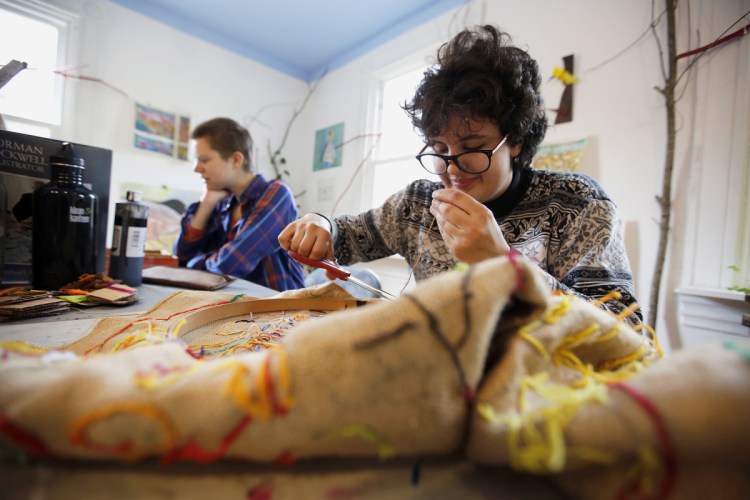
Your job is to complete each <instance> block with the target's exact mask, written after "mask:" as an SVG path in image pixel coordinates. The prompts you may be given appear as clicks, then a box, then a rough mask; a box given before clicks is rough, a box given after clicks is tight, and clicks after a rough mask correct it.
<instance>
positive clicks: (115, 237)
mask: <svg viewBox="0 0 750 500" xmlns="http://www.w3.org/2000/svg"><path fill="white" fill-rule="evenodd" d="M121 237H122V226H115V228H114V230H113V231H112V250H111V252H110V255H111V256H113V257H119V256H120V238H121Z"/></svg>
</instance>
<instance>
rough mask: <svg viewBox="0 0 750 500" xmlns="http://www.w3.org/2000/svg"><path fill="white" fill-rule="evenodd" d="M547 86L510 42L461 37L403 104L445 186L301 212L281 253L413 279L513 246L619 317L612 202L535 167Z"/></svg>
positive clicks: (592, 184)
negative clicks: (388, 263)
mask: <svg viewBox="0 0 750 500" xmlns="http://www.w3.org/2000/svg"><path fill="white" fill-rule="evenodd" d="M540 84H541V76H540V74H539V67H538V65H537V63H536V61H535V60H534V59H532V58H531V56H529V54H528V53H527V52H526V51H524V50H522V49H519V48H517V47H514V46H513V45H511V38H510V36H509V35H507V34H506V33H502V32H500V31H499V30H498V29H497V28H495V27H493V26H489V25H488V26H479V27H475V28H473V29H465V30H463V31H461V32H460V33H459V34H458V35H456V36H455V37H454V38H453V39H452V40H451V41H450V42H448V43H446V44H444V45H443V46H442V47H441V48H440V49H439V51H438V55H437V62H436V64H435V65H434V66H433V67H431V68H430V69H428V70H427V71H426V72H425V74H424V77H423V79H422V82H421V83H420V85H419V87H418V89H417V91H416V94H415V95H414V98H413V99H412V100H411V102H408V103H405V104H404V109H405V110H406V112H407V113H409V115H410V116H411V119H412V123H413V124H414V127H415V128H416V129H417V130H418V131H419V132H420V134H421V135H422V137H423V138H424V140H425V146H424V148H422V151H420V152H419V154H418V155H417V159H418V160H419V162H420V163H421V165H422V166H423V167H424V169H425V170H427V171H428V172H429V173H431V174H435V175H437V176H439V179H440V182H435V181H430V180H418V181H415V182H412V183H411V184H409V185H408V186H406V188H404V189H403V190H401V191H399V192H397V193H395V194H393V195H391V196H390V197H389V198H388V199H387V200H386V201H385V203H384V204H383V205H382V206H380V207H378V208H374V209H372V210H368V211H366V212H364V213H362V214H359V215H355V216H351V215H345V216H340V217H337V218H335V219H334V220H331V221H329V220H327V219H326V218H325V217H323V216H321V215H319V214H306V215H305V216H304V217H302V218H301V219H299V220H297V221H295V222H293V223H291V224H290V225H289V226H287V227H286V228H285V229H284V231H282V232H281V233H280V234H279V242H280V243H281V245H282V247H284V248H286V249H291V250H294V251H296V252H298V253H300V254H302V255H305V256H309V257H311V258H314V259H319V258H323V257H327V258H329V259H333V258H334V256H335V257H336V258H337V260H338V261H339V262H340V263H342V264H350V263H354V262H363V261H370V260H375V259H379V258H382V257H386V256H389V255H393V254H396V253H398V254H401V255H402V256H404V257H405V258H406V260H407V262H408V263H409V265H410V266H411V268H412V269H413V271H414V276H415V277H416V279H417V280H421V279H424V278H427V277H429V276H432V275H435V274H437V273H441V272H443V271H447V270H450V269H453V268H455V266H456V264H458V263H459V262H465V263H468V264H474V263H477V262H481V261H483V260H486V259H489V258H492V257H497V256H503V255H507V254H508V253H509V252H511V249H515V250H516V251H518V252H520V253H522V254H523V255H525V256H526V257H528V258H529V259H531V260H533V261H534V262H536V263H537V265H538V266H539V268H540V269H541V271H542V272H543V274H544V277H545V279H546V281H547V282H548V283H549V285H550V287H551V288H552V289H553V290H563V291H566V292H572V293H575V294H577V295H579V296H581V297H583V298H585V299H588V300H591V299H601V298H603V297H604V296H608V300H607V301H606V305H605V306H604V307H607V308H609V309H610V310H612V311H613V312H620V311H622V310H624V309H625V308H626V307H627V305H629V304H630V303H633V302H635V299H634V296H633V289H634V287H633V277H632V273H631V271H630V265H629V263H628V259H627V255H626V253H625V248H624V244H623V241H622V237H621V233H620V230H619V222H618V219H617V214H616V207H615V205H614V203H613V202H612V201H611V200H610V198H609V197H608V196H607V194H606V193H605V192H604V190H603V189H602V188H601V187H600V186H599V185H598V184H597V183H596V181H594V180H593V179H591V178H589V177H587V176H585V175H582V174H578V173H570V172H553V171H546V170H537V169H534V168H532V167H531V160H532V158H533V156H534V153H535V152H536V149H537V147H538V146H539V144H540V143H541V142H542V139H543V138H544V134H545V132H546V129H547V118H546V115H545V110H544V104H543V101H542V96H541V94H540V91H539V87H540ZM611 292H618V293H616V294H612V293H611ZM618 295H619V299H617V298H615V299H613V300H609V299H610V297H613V296H614V297H617V296H618ZM629 321H631V322H633V323H637V322H639V321H640V312H638V313H636V315H629Z"/></svg>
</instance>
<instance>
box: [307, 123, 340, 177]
mask: <svg viewBox="0 0 750 500" xmlns="http://www.w3.org/2000/svg"><path fill="white" fill-rule="evenodd" d="M343 142H344V122H341V123H337V124H336V125H333V126H330V127H327V128H323V129H320V130H318V131H317V132H315V153H314V158H313V171H315V170H325V169H327V168H333V167H338V166H340V165H341V156H342V148H341V146H342V144H343Z"/></svg>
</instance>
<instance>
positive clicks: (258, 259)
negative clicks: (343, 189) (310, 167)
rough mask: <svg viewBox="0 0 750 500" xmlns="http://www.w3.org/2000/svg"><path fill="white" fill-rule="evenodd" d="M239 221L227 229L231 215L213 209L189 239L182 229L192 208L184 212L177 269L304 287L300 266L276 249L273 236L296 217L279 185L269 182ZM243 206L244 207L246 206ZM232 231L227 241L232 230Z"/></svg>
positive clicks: (291, 202) (272, 285) (286, 190)
mask: <svg viewBox="0 0 750 500" xmlns="http://www.w3.org/2000/svg"><path fill="white" fill-rule="evenodd" d="M264 188H265V189H264V190H263V192H261V193H260V194H259V197H258V199H257V200H256V201H255V203H254V204H253V205H252V206H250V207H243V218H242V219H240V221H239V222H238V223H237V225H236V226H235V228H231V227H229V225H230V223H229V217H230V214H231V210H229V209H228V208H227V207H226V205H225V204H219V207H217V211H216V212H215V213H214V215H213V216H212V217H211V219H210V221H209V224H208V225H207V227H206V229H205V231H204V233H203V235H202V236H200V238H199V239H197V240H193V239H192V237H195V236H196V235H195V234H190V235H189V236H190V237H187V236H188V231H187V230H186V228H187V227H188V226H189V224H190V220H191V219H192V214H194V213H195V210H196V209H197V205H196V206H192V205H191V207H190V209H188V213H187V214H186V216H185V217H184V218H183V233H182V235H181V236H180V238H179V239H178V241H177V242H176V244H175V250H176V253H177V256H178V258H179V259H180V263H181V265H186V266H187V267H192V268H196V269H206V270H208V271H211V272H214V273H223V274H229V275H232V276H237V277H239V278H242V279H246V280H248V281H252V282H254V283H258V284H260V285H263V286H267V287H269V288H273V289H274V290H279V291H283V290H292V289H296V288H301V287H303V286H304V278H303V272H302V266H301V265H300V264H299V263H297V262H296V261H294V260H292V259H291V258H290V257H289V256H288V255H287V254H286V252H284V250H283V249H282V248H281V246H280V245H279V241H278V235H279V233H280V232H281V230H282V229H284V228H285V227H286V226H287V224H289V223H290V222H292V221H293V220H295V219H296V218H297V208H296V206H295V203H294V196H293V195H292V193H291V191H290V190H289V188H288V187H287V186H286V185H284V184H283V183H281V182H278V181H271V182H268V183H266V184H265V185H264ZM248 203H249V202H248ZM235 229H236V232H235V234H234V237H233V238H231V239H230V235H231V232H232V231H235Z"/></svg>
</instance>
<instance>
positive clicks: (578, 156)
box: [532, 138, 586, 172]
mask: <svg viewBox="0 0 750 500" xmlns="http://www.w3.org/2000/svg"><path fill="white" fill-rule="evenodd" d="M585 148H586V139H585V138H584V139H577V140H574V141H569V142H561V143H556V144H542V145H541V146H539V149H538V150H537V152H536V155H534V159H533V160H532V165H533V166H534V168H539V169H545V170H557V171H560V172H574V171H576V170H578V169H579V168H580V167H581V160H582V159H583V152H584V150H585Z"/></svg>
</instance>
